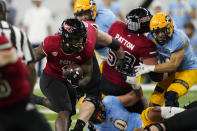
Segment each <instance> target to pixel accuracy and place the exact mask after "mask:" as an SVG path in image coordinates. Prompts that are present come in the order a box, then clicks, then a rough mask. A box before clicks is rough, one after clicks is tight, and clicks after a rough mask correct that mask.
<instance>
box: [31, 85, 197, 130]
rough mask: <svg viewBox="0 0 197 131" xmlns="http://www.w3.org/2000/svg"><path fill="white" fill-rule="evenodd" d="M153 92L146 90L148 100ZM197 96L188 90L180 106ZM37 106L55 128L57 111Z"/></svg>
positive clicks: (74, 117)
mask: <svg viewBox="0 0 197 131" xmlns="http://www.w3.org/2000/svg"><path fill="white" fill-rule="evenodd" d="M151 92H152V91H148V90H147V91H144V94H145V96H146V98H147V100H149V98H150V95H151ZM34 93H35V94H37V95H40V96H42V93H41V92H40V90H39V89H35V91H34ZM196 96H197V91H190V92H188V93H187V94H186V95H185V96H183V97H181V98H180V99H179V102H180V106H181V107H183V106H184V105H185V104H188V103H190V102H192V101H194V100H197V97H196ZM37 107H38V109H39V111H40V112H42V113H43V114H44V115H45V117H46V118H47V120H48V121H49V123H50V124H51V127H52V128H53V129H54V122H55V118H56V116H57V115H56V113H54V112H52V111H50V110H48V109H47V108H45V107H42V106H37ZM77 116H78V115H75V116H73V118H72V119H73V123H72V125H71V127H73V125H74V123H75V122H76V119H77ZM86 130H87V129H84V131H86Z"/></svg>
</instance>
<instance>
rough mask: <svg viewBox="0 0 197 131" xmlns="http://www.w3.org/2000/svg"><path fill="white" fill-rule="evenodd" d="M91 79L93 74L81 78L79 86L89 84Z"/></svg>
mask: <svg viewBox="0 0 197 131" xmlns="http://www.w3.org/2000/svg"><path fill="white" fill-rule="evenodd" d="M90 80H91V76H89V75H87V76H85V77H83V78H82V79H81V80H79V86H85V85H87V84H88V82H89V81H90Z"/></svg>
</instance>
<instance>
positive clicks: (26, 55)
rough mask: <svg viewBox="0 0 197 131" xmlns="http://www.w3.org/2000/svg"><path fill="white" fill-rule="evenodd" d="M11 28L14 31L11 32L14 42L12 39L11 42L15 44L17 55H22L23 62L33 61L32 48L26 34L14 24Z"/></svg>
mask: <svg viewBox="0 0 197 131" xmlns="http://www.w3.org/2000/svg"><path fill="white" fill-rule="evenodd" d="M12 28H13V32H14V33H13V34H11V39H13V38H12V37H13V36H15V43H14V41H13V42H12V43H13V44H14V45H15V47H16V49H17V53H18V55H19V56H20V57H22V60H23V63H25V64H28V63H31V62H34V61H35V58H34V53H33V49H32V47H31V44H30V42H29V39H28V38H27V36H26V34H25V33H24V32H23V31H21V30H19V29H18V28H16V27H14V26H13V27H12ZM12 35H13V36H12Z"/></svg>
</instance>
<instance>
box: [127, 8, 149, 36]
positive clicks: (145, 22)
mask: <svg viewBox="0 0 197 131" xmlns="http://www.w3.org/2000/svg"><path fill="white" fill-rule="evenodd" d="M151 17H152V15H151V13H150V12H149V11H148V10H147V9H145V8H142V7H138V8H136V9H133V10H131V11H130V12H129V13H128V14H127V16H126V23H127V26H128V29H129V30H130V31H131V32H133V33H139V34H142V33H146V32H148V31H149V23H150V19H151Z"/></svg>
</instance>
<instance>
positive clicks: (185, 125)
mask: <svg viewBox="0 0 197 131" xmlns="http://www.w3.org/2000/svg"><path fill="white" fill-rule="evenodd" d="M196 121H197V108H196V107H195V108H192V109H188V110H186V111H184V112H181V113H178V114H176V115H175V116H173V117H171V118H169V119H166V120H165V121H164V122H163V123H164V125H165V126H166V130H167V131H189V130H193V129H197V127H196Z"/></svg>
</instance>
